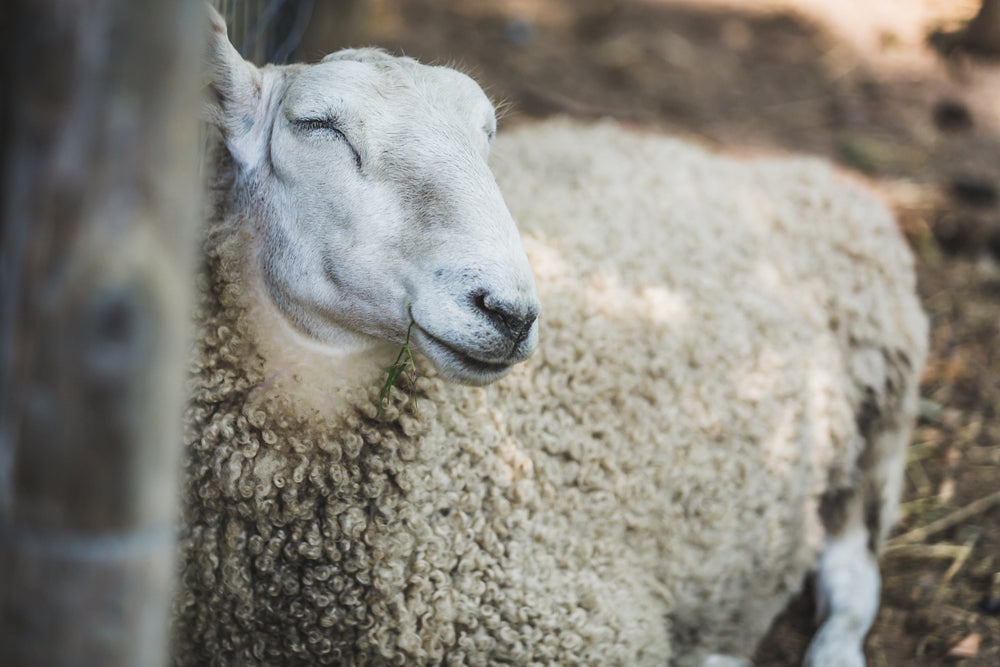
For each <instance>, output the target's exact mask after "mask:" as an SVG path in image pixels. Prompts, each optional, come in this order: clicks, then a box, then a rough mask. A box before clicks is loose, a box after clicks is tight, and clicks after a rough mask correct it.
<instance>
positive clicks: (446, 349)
mask: <svg viewBox="0 0 1000 667" xmlns="http://www.w3.org/2000/svg"><path fill="white" fill-rule="evenodd" d="M416 332H417V333H418V334H419V337H418V339H417V342H418V346H419V349H420V351H421V352H423V353H424V354H425V355H426V356H427V358H428V359H430V360H431V362H432V363H433V364H434V366H435V367H436V368H437V370H438V372H439V373H441V374H442V375H443V376H445V377H447V378H448V379H450V380H454V381H456V382H461V383H462V384H471V385H484V384H489V383H490V382H494V381H496V380H499V379H500V378H502V377H503V376H504V375H506V374H507V373H508V372H510V369H511V368H512V367H513V366H514V362H508V363H504V362H495V361H483V360H481V359H477V358H475V357H473V356H471V355H469V354H468V353H466V352H463V351H462V350H460V349H458V348H456V347H454V346H452V345H451V344H449V343H447V342H446V341H444V340H442V339H440V338H438V337H437V336H435V335H434V334H432V333H430V332H429V331H427V330H426V329H424V328H422V327H421V326H420V325H419V324H418V325H417V326H416Z"/></svg>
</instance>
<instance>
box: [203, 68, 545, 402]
mask: <svg viewBox="0 0 1000 667" xmlns="http://www.w3.org/2000/svg"><path fill="white" fill-rule="evenodd" d="M232 66H233V67H250V66H249V65H247V64H246V63H243V62H242V61H239V63H234V64H233V65H232ZM253 71H254V72H257V73H258V74H259V75H260V76H259V77H258V78H259V80H260V84H259V88H258V89H257V90H256V91H235V92H229V93H228V98H230V99H239V100H241V101H242V100H245V99H246V98H248V97H249V98H252V99H253V98H254V95H255V94H256V98H255V99H256V103H255V104H254V105H252V106H253V112H252V113H251V114H249V116H250V117H252V120H246V118H247V116H248V114H247V113H246V107H247V105H246V104H243V105H242V106H241V107H240V111H241V113H242V114H243V119H242V120H232V119H230V120H229V121H224V122H219V123H217V124H218V125H219V126H220V128H221V129H222V130H223V134H224V135H226V140H227V144H232V143H235V142H237V141H239V142H241V143H239V144H238V145H237V146H231V148H230V150H231V152H232V153H233V155H234V158H236V162H237V163H238V168H239V170H240V174H238V175H237V178H236V187H237V188H242V189H243V192H242V193H240V195H239V196H237V197H233V198H232V201H236V202H240V203H241V205H243V206H245V207H246V208H247V210H246V211H243V212H242V213H243V215H244V217H245V218H247V219H249V220H252V221H253V223H254V224H256V225H257V226H258V228H257V229H256V230H255V232H256V235H257V237H258V238H259V239H260V245H259V248H258V249H257V251H258V253H259V254H258V259H259V263H260V265H259V269H260V272H261V278H262V280H263V282H264V284H265V285H266V286H267V290H268V293H269V294H270V295H271V297H272V298H273V299H274V302H275V304H276V305H277V306H278V308H279V309H280V311H281V312H282V313H283V314H284V315H285V317H287V318H288V319H289V320H290V321H291V322H292V323H293V324H294V325H295V326H296V327H297V328H299V329H300V330H301V331H303V332H305V333H306V334H308V335H309V336H311V337H312V338H314V339H315V340H317V341H319V342H322V343H325V344H328V345H331V346H334V347H338V348H349V347H354V348H357V347H361V346H364V345H365V344H366V341H369V342H370V341H372V340H373V339H383V340H388V341H392V342H396V343H402V342H403V341H404V339H405V337H406V334H407V331H408V330H409V329H410V324H411V322H412V323H413V325H414V326H413V328H412V330H411V343H412V344H413V346H414V347H415V348H416V349H417V350H418V351H420V352H423V353H424V354H425V355H426V356H427V357H428V358H429V359H430V360H431V362H432V363H433V364H434V365H435V366H436V368H437V369H438V370H439V372H441V373H442V375H444V376H445V377H448V378H450V379H453V380H457V381H460V382H466V383H470V384H485V383H488V382H491V381H493V380H495V379H498V378H499V377H501V376H503V375H504V374H505V373H506V372H507V371H508V370H509V369H510V367H511V365H512V364H514V363H517V362H519V361H522V360H523V359H525V358H527V357H528V356H529V355H530V354H531V353H532V351H533V350H534V349H535V347H536V345H537V341H538V333H537V329H538V327H537V324H535V323H534V322H535V318H536V316H537V314H538V310H539V304H538V298H537V295H536V292H535V284H534V277H533V275H532V272H531V267H530V266H529V264H528V261H527V257H526V255H525V253H524V250H523V247H522V245H521V241H520V238H519V236H518V234H517V230H516V227H515V224H514V222H513V220H512V219H511V217H510V214H509V213H508V211H507V208H506V206H505V204H504V202H503V199H502V197H501V195H500V191H499V189H498V188H497V185H496V183H495V181H494V180H493V175H492V173H491V172H490V170H489V168H488V167H487V165H486V157H487V153H488V151H489V140H490V139H491V138H492V135H493V133H494V132H495V128H496V121H495V117H494V112H493V107H492V105H491V104H490V102H489V100H488V99H487V98H486V96H485V95H484V94H483V92H482V90H481V89H480V88H479V86H477V85H476V84H475V83H474V82H473V81H472V80H471V79H469V78H468V77H466V76H465V75H462V74H460V73H458V72H456V71H454V70H451V69H448V68H440V67H427V66H424V65H420V64H418V63H416V62H415V61H413V60H410V59H405V58H393V57H391V56H388V55H385V54H383V53H381V52H378V51H373V50H360V51H344V52H339V53H337V54H333V55H332V56H328V57H327V58H326V59H325V60H324V61H323V62H321V63H318V64H315V65H308V66H292V67H284V68H268V69H264V70H253ZM230 79H232V80H233V81H236V82H237V83H238V82H240V81H251V82H254V77H252V76H243V77H239V76H233V77H230ZM220 97H223V98H225V97H226V96H224V95H220ZM222 115H223V117H224V113H223V114H222ZM234 127H235V128H237V129H238V130H239V132H240V134H239V136H238V137H237V136H235V135H236V133H235V132H233V131H232V129H229V128H234ZM227 129H228V131H229V134H228V135H227Z"/></svg>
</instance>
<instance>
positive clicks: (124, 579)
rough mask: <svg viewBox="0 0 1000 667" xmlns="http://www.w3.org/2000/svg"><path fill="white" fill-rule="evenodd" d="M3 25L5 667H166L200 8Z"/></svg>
mask: <svg viewBox="0 0 1000 667" xmlns="http://www.w3.org/2000/svg"><path fill="white" fill-rule="evenodd" d="M0 12H2V15H0V26H2V27H0V33H2V34H0V38H2V39H0V41H2V44H0V48H2V49H3V62H4V67H3V75H2V76H3V79H2V87H0V91H2V92H0V99H2V104H0V108H2V112H0V113H2V116H0V151H2V162H0V168H2V175H0V179H2V180H0V187H2V195H0V202H2V203H0V211H2V213H0V215H2V222H0V225H2V226H0V253H2V259H0V362H2V364H0V372H2V375H0V664H3V665H42V666H44V665H68V664H72V665H101V666H105V665H129V666H132V665H155V664H162V663H163V662H164V661H165V649H166V637H167V619H168V606H169V597H170V593H171V590H170V589H171V583H172V577H173V551H174V548H173V530H172V523H173V519H174V516H175V513H176V512H175V499H176V496H177V488H176V487H177V475H176V468H177V465H178V458H179V444H180V441H181V437H180V421H181V412H182V396H181V395H182V391H183V390H182V386H183V374H184V351H185V347H186V346H185V339H186V334H187V330H188V320H189V316H188V312H187V310H188V307H189V292H190V291H191V285H192V252H191V250H192V249H193V247H194V229H195V224H196V220H197V217H198V214H199V205H198V202H199V195H198V185H197V174H196V171H197V136H196V135H197V120H196V116H197V108H198V107H197V104H198V102H197V92H198V86H199V83H200V79H199V76H198V64H197V62H198V56H199V54H200V52H201V43H202V42H201V37H202V25H203V24H204V23H205V20H204V16H203V8H202V5H201V4H200V3H199V2H197V0H87V1H84V0H5V1H4V3H3V8H2V10H0Z"/></svg>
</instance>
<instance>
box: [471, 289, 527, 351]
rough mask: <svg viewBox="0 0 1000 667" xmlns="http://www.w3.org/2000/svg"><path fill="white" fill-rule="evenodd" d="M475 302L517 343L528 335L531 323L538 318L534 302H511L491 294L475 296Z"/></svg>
mask: <svg viewBox="0 0 1000 667" xmlns="http://www.w3.org/2000/svg"><path fill="white" fill-rule="evenodd" d="M475 304H476V307H477V308H479V310H480V311H481V312H482V313H483V314H484V315H486V317H487V318H489V320H490V321H491V322H492V323H493V326H495V327H496V328H497V330H498V331H499V332H500V333H502V334H504V335H505V336H507V337H508V338H510V339H511V340H513V341H514V344H515V345H517V344H519V343H520V342H521V341H523V340H524V339H525V338H527V337H528V334H529V333H530V332H531V325H533V324H534V323H535V320H536V319H537V318H538V306H537V305H536V304H533V303H527V304H524V303H510V302H506V301H503V300H501V299H498V298H496V297H494V296H493V295H491V294H480V295H478V296H476V297H475Z"/></svg>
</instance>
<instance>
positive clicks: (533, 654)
mask: <svg viewBox="0 0 1000 667" xmlns="http://www.w3.org/2000/svg"><path fill="white" fill-rule="evenodd" d="M214 27H215V32H214V35H213V42H212V49H211V56H210V65H211V76H212V80H213V83H212V90H213V92H214V93H215V96H216V101H215V103H214V104H213V111H212V113H213V118H214V122H215V125H216V126H217V127H218V128H219V129H220V131H221V135H222V139H223V144H224V146H223V148H222V150H221V152H220V158H219V173H218V182H217V187H216V194H217V207H216V214H215V216H214V217H213V220H212V222H211V225H210V229H209V231H208V234H207V239H206V249H207V265H208V271H207V275H206V278H205V280H203V284H202V305H201V310H200V315H199V320H198V323H199V338H198V350H197V355H196V358H195V360H194V373H193V375H192V383H191V401H190V407H189V409H188V414H187V423H188V430H187V461H186V471H187V472H186V482H185V489H184V499H185V514H184V524H183V530H182V536H181V537H182V539H181V554H182V567H183V569H182V573H181V578H180V591H179V593H178V596H177V600H176V608H175V611H176V622H175V633H174V637H175V640H174V650H175V658H176V662H177V663H179V664H276V665H292V664H347V665H351V664H398V665H410V664H449V665H453V664H454V665H458V664H469V665H486V664H558V665H575V664H590V665H643V664H659V665H662V664H677V665H695V664H705V665H709V664H738V662H739V661H740V660H741V659H743V658H745V656H747V655H748V654H749V653H750V652H751V651H752V649H753V647H754V645H755V644H756V642H757V641H759V639H760V638H761V637H762V636H763V634H764V633H765V632H766V630H767V628H768V626H769V625H770V623H771V621H772V620H773V618H774V617H775V615H776V614H777V613H778V612H779V611H780V610H781V609H782V608H783V606H784V605H785V604H786V602H787V601H788V599H789V598H790V597H791V596H792V595H794V594H795V593H796V592H797V591H798V590H799V589H800V587H801V585H802V583H803V580H804V577H805V576H806V574H807V573H808V572H810V571H812V570H816V571H817V581H818V586H817V590H818V592H819V597H820V603H821V604H820V607H821V612H822V614H823V618H824V619H825V620H824V622H823V624H822V625H821V627H820V629H819V631H818V633H817V635H816V638H815V639H814V641H813V643H812V645H811V647H810V649H809V654H808V656H807V658H806V661H807V662H808V663H810V664H813V665H860V664H863V656H862V653H861V642H862V640H863V637H864V635H865V633H866V632H867V629H868V627H869V626H870V624H871V622H872V619H873V617H874V613H875V610H876V607H877V603H878V589H879V575H878V569H877V564H876V560H875V557H874V555H873V553H875V552H877V550H878V547H879V545H880V543H881V541H882V539H883V537H884V535H885V533H886V531H887V530H888V528H889V527H890V526H891V524H892V522H893V520H894V518H895V513H896V508H897V498H898V495H899V490H900V489H899V487H900V478H901V471H902V456H903V451H904V448H905V444H906V442H907V439H908V434H909V430H910V425H911V420H912V416H913V411H914V403H915V394H916V383H917V378H918V376H919V371H920V367H921V364H922V360H923V357H924V353H925V337H926V323H925V321H924V318H923V315H922V313H921V311H920V308H919V306H918V303H917V301H916V298H915V296H914V277H913V269H912V260H911V258H910V256H909V253H908V251H907V249H906V247H905V244H904V243H903V242H902V240H901V239H900V236H899V234H898V232H897V231H896V229H895V227H894V224H893V221H892V219H891V216H890V215H888V213H887V212H886V211H885V209H884V208H883V207H882V206H880V205H878V204H877V203H876V202H875V201H873V200H872V199H871V198H870V197H868V196H867V195H865V194H863V193H861V192H859V191H858V190H857V189H856V188H854V187H852V186H849V185H846V184H844V183H841V182H840V181H838V180H837V179H836V178H835V177H834V176H833V174H832V173H831V171H830V170H829V168H828V167H826V166H824V165H823V164H821V163H819V162H816V161H808V160H793V161H787V160H772V161H754V162H747V163H738V162H735V161H732V160H728V159H725V158H720V157H715V156H712V155H709V154H707V153H706V152H704V151H702V150H700V149H698V148H695V147H692V146H688V145H685V144H682V143H680V142H676V141H672V140H669V139H666V138H661V137H657V136H654V135H649V134H645V133H639V132H631V131H627V130H624V129H622V128H620V127H618V126H617V125H614V124H610V123H606V124H600V125H596V126H582V125H577V124H573V123H569V122H550V123H545V124H540V125H535V126H526V127H523V128H520V129H518V130H516V131H514V132H512V133H509V134H508V135H505V136H503V137H501V138H499V139H498V140H497V141H496V146H495V148H494V154H495V157H496V159H495V160H494V162H495V165H494V167H495V171H496V174H497V178H498V180H499V183H500V186H501V187H500V188H498V187H497V185H496V183H495V182H494V177H493V175H492V174H491V172H490V170H489V169H488V167H487V162H486V159H487V152H488V151H489V141H490V139H491V138H492V135H493V133H494V130H495V119H494V116H493V109H492V107H491V105H490V104H489V102H488V101H487V99H486V97H485V96H484V95H483V93H482V92H481V91H480V89H479V88H478V87H477V86H476V85H475V84H474V83H473V82H472V81H471V80H470V79H468V78H467V77H465V76H464V75H461V74H459V73H457V72H455V71H453V70H450V69H447V68H438V67H426V66H423V65H419V64H418V63H416V62H415V61H413V60H409V59H405V58H393V57H390V56H388V55H385V54H384V53H382V52H379V51H373V50H358V51H344V52H339V53H337V54H334V55H332V56H329V57H327V58H326V59H324V60H323V62H321V63H318V64H316V65H311V66H302V65H296V66H288V67H268V68H264V69H257V68H254V67H253V66H251V65H249V64H248V63H246V62H244V61H243V60H242V59H240V58H239V56H238V55H237V54H236V52H235V50H233V49H232V47H231V46H230V45H229V43H228V41H227V39H226V37H225V32H224V27H223V26H222V24H221V20H220V19H218V17H216V18H215V23H214ZM501 190H503V191H504V193H505V195H506V197H507V202H508V203H509V205H510V206H511V209H512V210H513V212H514V213H515V217H516V218H517V219H518V220H519V222H520V225H521V228H522V234H523V241H524V247H526V248H527V251H528V253H527V256H528V257H530V260H531V265H532V266H533V268H534V278H533V277H532V269H531V267H529V264H528V261H527V258H526V256H525V252H524V249H523V247H522V244H521V240H520V239H519V237H518V233H517V230H516V229H515V225H514V222H513V220H512V218H511V216H510V214H509V213H508V210H507V208H506V207H505V205H504V202H503V200H502V199H501V196H500V191H501ZM536 279H537V281H538V282H537V294H536V286H535V280H536ZM538 295H540V296H541V302H542V303H543V304H544V310H543V312H542V315H541V316H540V318H538V319H537V320H536V316H537V315H538V313H539V297H538ZM539 328H541V343H540V345H539V344H538V341H539V334H538V332H539ZM408 335H409V341H410V344H411V348H412V349H413V351H414V352H415V353H416V361H417V366H418V377H417V378H416V379H415V380H413V381H412V382H405V381H404V382H402V383H401V385H400V386H398V387H397V388H396V389H395V390H394V391H393V396H392V398H391V401H390V402H389V404H388V405H387V406H385V408H384V409H383V410H382V411H381V412H379V405H378V403H379V398H378V388H377V387H375V386H372V385H373V383H375V382H376V381H377V380H378V378H379V376H380V374H381V373H382V372H383V371H384V370H385V367H386V366H387V365H388V364H389V363H390V362H391V361H392V359H393V358H394V357H395V353H396V351H397V350H398V349H399V348H398V346H399V345H400V344H402V343H403V342H404V341H406V340H407V336H408ZM536 345H538V350H537V353H536V354H535V355H534V356H533V357H532V358H531V359H529V360H528V361H526V362H525V363H519V362H522V361H524V360H525V359H526V358H527V357H528V356H529V355H530V354H531V353H532V351H534V350H535V348H536ZM515 364H517V366H516V367H514V365H515ZM508 373H509V374H508ZM504 375H507V377H505V378H504V379H502V380H500V381H496V380H498V379H499V378H501V377H502V376H504ZM451 380H457V381H458V382H461V383H465V384H474V385H488V386H483V387H480V388H470V387H467V386H460V385H457V384H455V383H453V382H451Z"/></svg>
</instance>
